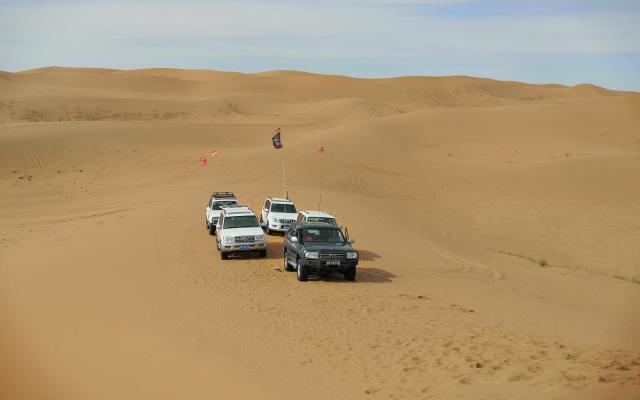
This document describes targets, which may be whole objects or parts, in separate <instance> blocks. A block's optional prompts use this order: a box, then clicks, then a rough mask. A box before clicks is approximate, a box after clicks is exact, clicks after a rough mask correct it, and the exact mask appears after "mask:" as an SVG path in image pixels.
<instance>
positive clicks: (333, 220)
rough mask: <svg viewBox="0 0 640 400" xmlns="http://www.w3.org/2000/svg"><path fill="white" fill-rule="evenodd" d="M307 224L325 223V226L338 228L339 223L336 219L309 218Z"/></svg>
mask: <svg viewBox="0 0 640 400" xmlns="http://www.w3.org/2000/svg"><path fill="white" fill-rule="evenodd" d="M307 222H324V223H325V224H331V225H335V226H338V223H337V222H336V220H335V219H334V218H328V217H309V218H307Z"/></svg>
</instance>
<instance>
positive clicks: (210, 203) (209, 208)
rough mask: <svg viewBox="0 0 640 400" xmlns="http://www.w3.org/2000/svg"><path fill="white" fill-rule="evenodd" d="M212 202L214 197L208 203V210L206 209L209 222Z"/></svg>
mask: <svg viewBox="0 0 640 400" xmlns="http://www.w3.org/2000/svg"><path fill="white" fill-rule="evenodd" d="M212 204H213V197H212V198H211V199H209V202H208V203H207V210H206V217H207V222H211V205H212Z"/></svg>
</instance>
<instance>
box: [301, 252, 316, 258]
mask: <svg viewBox="0 0 640 400" xmlns="http://www.w3.org/2000/svg"><path fill="white" fill-rule="evenodd" d="M304 256H305V258H309V259H312V260H316V259H317V258H318V252H317V251H307V252H306V253H304Z"/></svg>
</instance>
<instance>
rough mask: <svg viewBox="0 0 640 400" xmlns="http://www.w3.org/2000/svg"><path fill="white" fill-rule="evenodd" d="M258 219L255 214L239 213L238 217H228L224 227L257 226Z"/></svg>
mask: <svg viewBox="0 0 640 400" xmlns="http://www.w3.org/2000/svg"><path fill="white" fill-rule="evenodd" d="M258 226H260V225H258V219H257V218H256V217H255V215H238V216H236V217H226V218H225V219H224V226H223V229H233V228H257V227H258Z"/></svg>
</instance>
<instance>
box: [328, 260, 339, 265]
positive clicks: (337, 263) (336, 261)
mask: <svg viewBox="0 0 640 400" xmlns="http://www.w3.org/2000/svg"><path fill="white" fill-rule="evenodd" d="M326 263H327V265H340V261H338V260H329V261H327V262H326Z"/></svg>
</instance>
